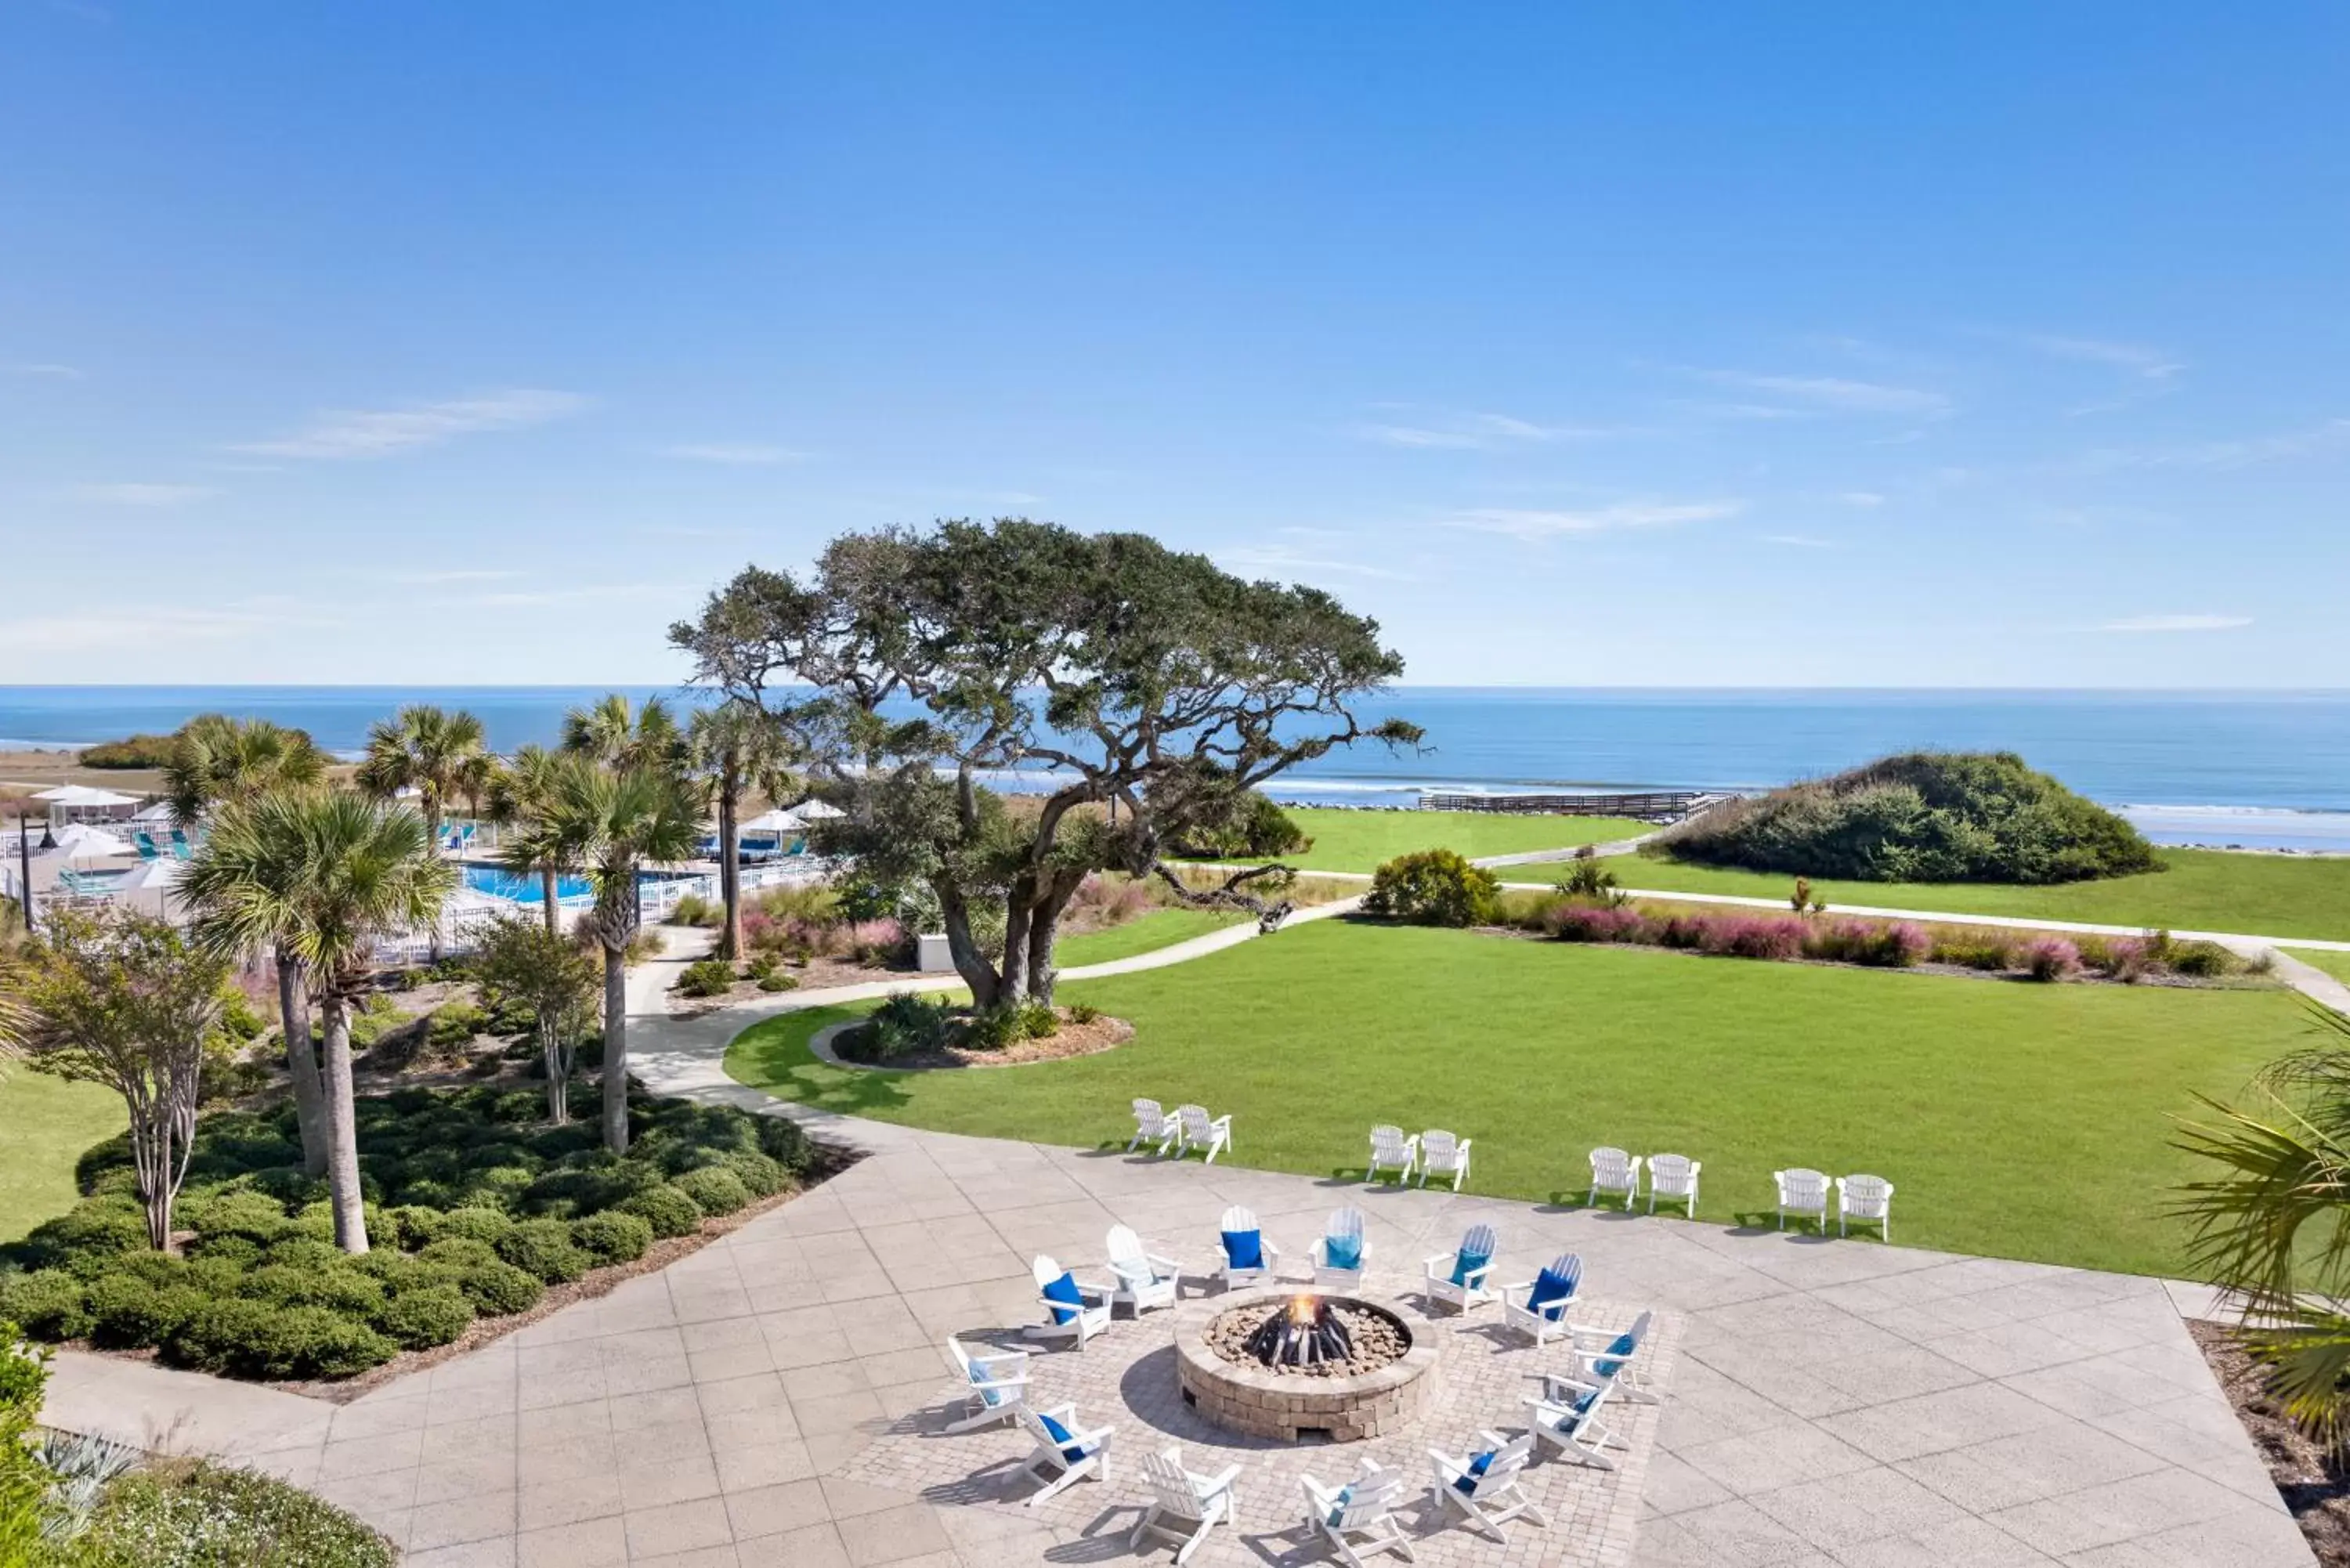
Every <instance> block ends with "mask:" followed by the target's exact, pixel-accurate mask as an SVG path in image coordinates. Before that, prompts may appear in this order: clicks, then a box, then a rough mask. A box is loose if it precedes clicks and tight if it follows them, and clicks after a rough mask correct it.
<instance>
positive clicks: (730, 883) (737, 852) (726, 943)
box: [718, 768, 743, 959]
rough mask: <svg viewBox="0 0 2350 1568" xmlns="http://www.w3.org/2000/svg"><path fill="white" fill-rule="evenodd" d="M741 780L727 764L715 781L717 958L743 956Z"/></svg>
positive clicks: (737, 957)
mask: <svg viewBox="0 0 2350 1568" xmlns="http://www.w3.org/2000/svg"><path fill="white" fill-rule="evenodd" d="M742 815H743V780H742V778H741V777H740V776H739V775H738V774H736V773H735V772H734V770H733V769H732V768H729V769H727V770H726V772H725V773H724V774H723V775H722V776H721V777H720V779H719V781H718V857H719V858H718V894H719V897H720V898H723V899H724V900H725V902H726V934H725V936H724V937H723V939H722V940H720V942H719V944H718V956H719V957H720V958H728V959H739V958H741V957H742V956H743V849H742V843H743V826H742V821H741V818H742Z"/></svg>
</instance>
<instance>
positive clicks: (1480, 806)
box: [1419, 789, 1729, 822]
mask: <svg viewBox="0 0 2350 1568" xmlns="http://www.w3.org/2000/svg"><path fill="white" fill-rule="evenodd" d="M1727 798H1729V797H1727V796H1725V795H1721V794H1711V793H1709V792H1707V791H1704V790H1690V789H1671V790H1648V791H1645V792H1643V793H1640V794H1424V795H1422V796H1420V797H1419V806H1420V809H1421V810H1422V811H1492V812H1502V813H1504V814H1507V815H1520V816H1537V815H1539V816H1627V817H1637V818H1638V819H1639V820H1641V821H1643V822H1678V821H1679V820H1680V819H1681V818H1682V817H1685V816H1689V815H1692V814H1694V813H1696V812H1699V811H1702V810H1704V809H1705V808H1706V807H1707V806H1710V805H1716V804H1718V803H1719V802H1721V801H1722V800H1725V799H1727Z"/></svg>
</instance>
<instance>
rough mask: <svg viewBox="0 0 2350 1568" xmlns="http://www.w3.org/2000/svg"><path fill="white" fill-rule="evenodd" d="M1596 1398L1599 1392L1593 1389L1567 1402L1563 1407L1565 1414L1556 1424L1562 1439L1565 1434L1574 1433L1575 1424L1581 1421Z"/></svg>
mask: <svg viewBox="0 0 2350 1568" xmlns="http://www.w3.org/2000/svg"><path fill="white" fill-rule="evenodd" d="M1598 1397H1599V1390H1598V1389H1596V1388H1594V1389H1590V1390H1589V1391H1587V1392H1586V1393H1583V1394H1579V1395H1577V1396H1576V1397H1575V1398H1574V1399H1573V1400H1571V1401H1570V1402H1568V1404H1567V1405H1566V1407H1565V1409H1566V1414H1565V1416H1562V1417H1559V1420H1558V1423H1557V1430H1558V1432H1559V1434H1560V1435H1561V1436H1562V1437H1564V1436H1565V1435H1566V1434H1567V1433H1570V1432H1572V1431H1574V1430H1575V1423H1576V1422H1577V1421H1579V1420H1581V1419H1583V1416H1584V1413H1585V1412H1586V1411H1587V1410H1589V1409H1590V1408H1591V1402H1592V1401H1593V1400H1595V1399H1596V1398H1598Z"/></svg>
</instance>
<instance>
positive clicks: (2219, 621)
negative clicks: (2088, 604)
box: [2097, 615, 2252, 632]
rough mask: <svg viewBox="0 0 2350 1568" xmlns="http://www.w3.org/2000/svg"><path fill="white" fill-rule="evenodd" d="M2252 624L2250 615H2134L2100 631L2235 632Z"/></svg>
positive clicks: (2111, 623) (2108, 623)
mask: <svg viewBox="0 0 2350 1568" xmlns="http://www.w3.org/2000/svg"><path fill="white" fill-rule="evenodd" d="M2251 624H2252V618H2251V617H2250V616H2248V615H2134V616H2128V617H2126V618H2123V619H2121V620H2109V621H2107V622H2106V624H2105V625H2104V626H2102V627H2100V628H2097V629H2098V630H2100V631H2131V632H2136V631H2156V632H2159V631H2234V630H2235V629H2236V628H2239V627H2246V626H2250V625H2251Z"/></svg>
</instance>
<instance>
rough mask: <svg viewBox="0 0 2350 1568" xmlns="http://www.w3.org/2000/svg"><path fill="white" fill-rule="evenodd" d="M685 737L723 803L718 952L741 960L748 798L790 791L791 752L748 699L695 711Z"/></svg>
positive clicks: (766, 715) (769, 718)
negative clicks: (722, 913)
mask: <svg viewBox="0 0 2350 1568" xmlns="http://www.w3.org/2000/svg"><path fill="white" fill-rule="evenodd" d="M686 738H687V741H688V742H689V743H690V744H691V748H692V761H693V766H694V768H695V770H696V772H697V773H698V774H699V775H700V777H701V778H702V781H703V782H704V783H705V784H707V786H708V788H709V792H710V794H711V796H712V798H713V799H714V800H715V801H716V802H717V805H718V889H719V893H720V896H721V897H722V898H723V900H724V901H725V905H726V929H725V931H724V932H723V934H722V935H721V936H720V938H719V942H718V951H719V955H720V956H721V957H723V958H740V957H742V956H743V867H742V838H743V834H742V821H741V818H742V813H743V794H744V793H745V792H746V791H750V790H754V789H755V790H757V791H758V792H759V793H760V794H764V795H765V796H767V798H768V799H770V800H774V799H776V798H778V797H780V796H782V795H783V794H786V793H788V791H789V790H790V788H791V786H792V780H791V777H790V775H789V774H788V773H787V772H786V769H787V767H788V765H789V763H790V762H791V760H792V753H791V750H790V748H789V746H788V744H787V742H786V740H785V734H784V732H783V729H782V727H781V726H780V725H778V724H777V723H776V722H775V719H774V717H773V716H772V715H771V714H769V713H768V712H767V711H765V710H764V709H763V708H760V707H757V706H755V705H754V704H752V703H749V702H741V701H726V702H722V703H720V704H719V705H718V706H717V707H715V708H702V709H698V710H696V711H695V712H694V715H693V719H692V722H691V724H689V725H688V727H687V732H686Z"/></svg>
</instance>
